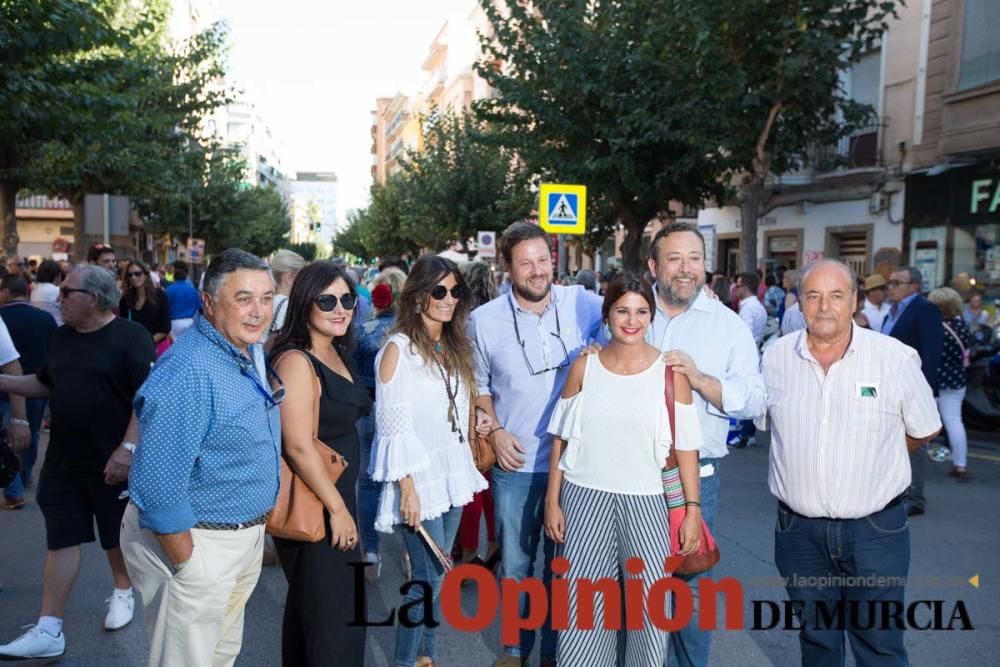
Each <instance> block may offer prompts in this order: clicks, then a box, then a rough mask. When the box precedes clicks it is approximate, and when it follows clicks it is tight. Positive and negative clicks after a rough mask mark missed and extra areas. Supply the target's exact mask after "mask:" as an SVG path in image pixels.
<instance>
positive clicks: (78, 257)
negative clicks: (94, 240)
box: [70, 197, 87, 264]
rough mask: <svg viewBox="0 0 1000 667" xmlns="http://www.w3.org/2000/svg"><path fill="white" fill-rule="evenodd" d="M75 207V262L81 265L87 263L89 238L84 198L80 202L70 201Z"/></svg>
mask: <svg viewBox="0 0 1000 667" xmlns="http://www.w3.org/2000/svg"><path fill="white" fill-rule="evenodd" d="M70 205H71V206H72V207H73V262H74V263H77V264H78V263H81V262H85V261H87V236H86V234H85V230H86V227H84V223H83V197H80V199H79V200H70Z"/></svg>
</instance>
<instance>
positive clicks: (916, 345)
mask: <svg viewBox="0 0 1000 667" xmlns="http://www.w3.org/2000/svg"><path fill="white" fill-rule="evenodd" d="M922 281H923V276H922V274H921V273H920V271H919V270H918V269H916V268H914V267H912V266H904V267H903V268H901V269H898V270H896V271H893V273H892V275H891V276H889V282H888V283H887V285H888V287H889V303H891V304H892V306H891V307H890V308H889V314H888V315H887V316H886V318H885V320H884V321H883V322H882V333H884V334H886V335H888V336H892V337H893V338H895V339H896V340H899V341H902V342H903V343H905V344H906V345H909V346H910V347H912V348H913V349H914V350H916V351H917V354H918V355H920V369H921V371H922V372H923V374H924V379H926V380H927V384H928V385H930V388H931V390H932V391H933V392H934V395H935V396H937V393H938V369H939V368H940V367H941V350H942V347H943V345H944V327H942V326H941V311H940V310H938V308H937V307H936V306H935V305H934V304H932V303H931V302H929V301H928V300H927V299H926V298H925V297H924V296H923V295H922V294H921V293H920V286H921V284H922ZM926 467H927V457H926V456H925V455H924V452H923V451H914V452H911V453H910V468H911V469H912V482H911V484H910V489H909V491H907V494H906V504H907V512H908V514H909V515H910V516H918V515H920V514H923V513H924V512H925V511H926V508H927V499H926V498H925V497H924V470H925V469H926Z"/></svg>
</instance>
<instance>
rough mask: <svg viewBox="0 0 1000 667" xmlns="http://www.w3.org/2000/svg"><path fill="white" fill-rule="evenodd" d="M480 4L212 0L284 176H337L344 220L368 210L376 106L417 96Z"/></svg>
mask: <svg viewBox="0 0 1000 667" xmlns="http://www.w3.org/2000/svg"><path fill="white" fill-rule="evenodd" d="M475 4H476V0H282V1H281V2H274V1H273V0H214V2H213V5H212V9H213V12H214V15H215V18H216V19H218V20H225V21H226V22H227V23H228V24H229V28H230V35H229V36H230V53H229V72H230V74H231V75H232V80H233V82H234V83H235V84H236V86H237V87H238V88H240V89H242V90H245V91H246V93H247V95H248V97H249V99H250V100H251V101H253V102H254V103H255V104H256V106H257V110H258V112H259V113H260V114H261V116H262V117H263V118H264V120H265V122H266V123H267V124H268V125H269V126H270V128H271V133H272V135H273V137H274V139H275V141H276V142H277V143H278V146H279V151H280V152H279V154H280V155H281V158H282V162H283V163H284V167H285V170H286V171H334V172H336V173H337V177H338V181H339V182H338V189H337V198H338V204H337V209H338V210H337V219H338V221H340V222H341V223H342V222H343V221H344V219H345V215H346V212H347V211H348V210H350V209H352V208H362V207H364V206H365V205H366V204H367V200H368V188H369V186H370V185H371V180H372V179H371V164H372V155H371V144H372V139H371V111H372V110H373V109H374V108H375V98H377V97H392V96H394V95H395V94H396V93H397V92H398V91H402V92H404V93H406V92H413V91H415V90H417V89H418V88H419V86H420V84H421V83H423V79H424V74H423V73H422V72H421V71H420V64H421V63H422V62H423V60H424V57H425V56H426V54H427V49H428V47H429V46H430V44H431V42H432V41H433V39H434V37H435V36H436V35H437V33H438V31H439V30H440V28H441V26H442V25H444V22H445V21H446V20H447V18H448V17H449V16H451V15H453V14H458V13H465V11H466V10H468V11H471V10H472V9H473V8H474V7H475Z"/></svg>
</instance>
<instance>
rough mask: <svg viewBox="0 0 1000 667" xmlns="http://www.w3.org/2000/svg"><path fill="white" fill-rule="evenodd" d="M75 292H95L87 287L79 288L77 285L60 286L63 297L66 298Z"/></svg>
mask: <svg viewBox="0 0 1000 667" xmlns="http://www.w3.org/2000/svg"><path fill="white" fill-rule="evenodd" d="M73 292H82V293H84V294H93V292H91V291H90V290H87V289H77V288H76V287H60V288H59V294H61V295H62V298H64V299H68V298H69V295H70V294H72V293H73Z"/></svg>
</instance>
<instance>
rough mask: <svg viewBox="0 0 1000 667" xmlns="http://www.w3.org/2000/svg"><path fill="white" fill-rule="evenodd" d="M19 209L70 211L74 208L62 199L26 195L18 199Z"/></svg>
mask: <svg viewBox="0 0 1000 667" xmlns="http://www.w3.org/2000/svg"><path fill="white" fill-rule="evenodd" d="M16 206H17V208H36V209H38V208H41V209H49V210H57V211H70V210H72V209H73V207H72V206H71V205H70V203H69V202H68V201H66V200H65V199H63V198H61V197H46V196H45V195H26V196H23V197H18V198H17V203H16Z"/></svg>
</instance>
